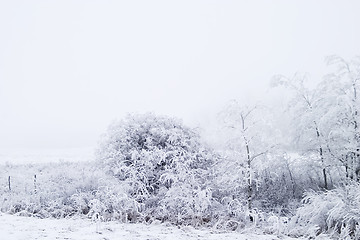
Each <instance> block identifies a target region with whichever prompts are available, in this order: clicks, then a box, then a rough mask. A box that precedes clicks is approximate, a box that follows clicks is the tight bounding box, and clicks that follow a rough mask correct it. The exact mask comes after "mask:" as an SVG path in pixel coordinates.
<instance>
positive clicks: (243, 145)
mask: <svg viewBox="0 0 360 240" xmlns="http://www.w3.org/2000/svg"><path fill="white" fill-rule="evenodd" d="M219 116H220V120H221V122H222V123H221V125H222V129H223V132H224V133H225V135H226V139H227V143H226V145H227V147H226V148H227V158H228V159H230V160H232V161H230V162H232V163H227V164H232V165H233V166H232V167H231V170H235V172H234V171H233V172H232V173H231V176H232V177H233V178H235V179H233V180H234V182H233V183H235V182H238V185H240V186H241V187H240V189H239V190H240V191H241V188H243V189H245V192H246V206H247V209H248V210H249V211H251V210H252V208H253V206H252V205H253V198H254V188H256V185H257V184H258V183H259V173H260V172H261V170H262V169H263V168H265V166H266V159H267V154H268V152H269V150H270V149H271V148H272V146H274V142H273V141H271V140H270V139H269V138H268V137H269V134H268V133H269V130H270V128H268V127H266V126H268V123H267V122H266V120H265V119H266V118H265V117H264V116H263V115H260V107H259V106H255V107H247V106H242V105H241V104H240V103H239V102H237V101H236V100H233V101H231V102H230V103H229V104H228V105H227V106H226V108H225V109H224V110H223V111H222V112H221V113H220V114H219ZM225 169H226V168H225ZM235 195H236V194H235Z"/></svg>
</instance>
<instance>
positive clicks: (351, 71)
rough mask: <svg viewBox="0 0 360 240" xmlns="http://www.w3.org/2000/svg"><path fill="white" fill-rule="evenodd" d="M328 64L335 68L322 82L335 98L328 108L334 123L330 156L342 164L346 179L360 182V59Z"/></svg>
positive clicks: (331, 58)
mask: <svg viewBox="0 0 360 240" xmlns="http://www.w3.org/2000/svg"><path fill="white" fill-rule="evenodd" d="M327 64H328V65H333V66H336V70H335V72H334V73H332V74H329V75H327V76H326V77H325V80H324V82H323V85H326V86H327V92H328V95H332V96H335V98H334V97H333V99H335V101H333V105H332V106H331V108H329V110H330V111H329V112H331V113H332V115H331V118H332V120H333V122H334V124H333V127H332V131H331V134H330V135H329V145H330V149H331V154H332V155H333V156H334V157H336V158H337V159H338V160H340V161H341V162H342V163H343V166H344V167H345V173H346V177H347V179H349V180H357V181H360V129H359V123H360V96H359V94H360V58H355V59H353V60H351V61H346V60H344V59H343V58H341V57H339V56H335V55H334V56H329V57H328V58H327ZM328 101H329V102H330V99H329V98H328ZM328 119H329V120H330V118H328Z"/></svg>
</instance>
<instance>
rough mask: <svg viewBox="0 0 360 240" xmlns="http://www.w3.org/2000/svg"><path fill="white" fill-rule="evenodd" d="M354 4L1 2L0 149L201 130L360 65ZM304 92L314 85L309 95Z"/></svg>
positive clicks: (358, 18)
mask: <svg viewBox="0 0 360 240" xmlns="http://www.w3.org/2000/svg"><path fill="white" fill-rule="evenodd" d="M358 9H360V3H359V2H358V1H346V2H344V1H177V2H175V1H1V2H0V34H1V37H0V148H62V147H64V148H65V147H86V146H94V145H96V143H97V141H98V138H99V135H100V134H101V133H103V132H104V131H105V130H106V127H107V126H108V124H109V123H111V121H113V120H114V119H119V118H121V117H123V116H124V115H125V114H126V113H128V112H148V111H153V112H155V113H158V114H165V115H170V116H175V117H179V118H182V119H183V120H184V122H185V123H186V124H188V125H191V126H199V125H200V126H206V124H208V122H209V119H211V118H213V117H214V116H215V114H216V113H217V112H218V111H219V110H220V109H221V107H222V106H223V105H224V104H225V103H226V102H227V101H229V100H230V99H239V101H243V102H244V103H251V102H257V101H265V102H268V101H272V100H273V98H276V97H277V94H280V95H281V93H277V94H274V93H273V92H271V91H272V90H269V81H270V79H271V77H272V76H273V75H275V74H284V75H288V76H291V75H293V74H294V73H295V72H308V73H309V75H310V79H311V81H313V83H316V82H317V81H319V80H320V79H321V77H322V76H323V75H324V74H325V73H326V72H327V68H326V66H325V63H324V57H326V56H327V55H331V54H338V55H341V56H342V57H344V58H351V57H354V56H355V55H357V54H359V53H360V49H359V42H360V34H359V32H358V30H357V27H358V26H357V24H358V23H359V22H360V15H359V14H358ZM310 84H311V83H310ZM274 102H276V99H274Z"/></svg>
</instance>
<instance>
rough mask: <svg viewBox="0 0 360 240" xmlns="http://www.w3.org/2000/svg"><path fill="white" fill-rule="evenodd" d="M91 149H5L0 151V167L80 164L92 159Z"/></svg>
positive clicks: (92, 152) (92, 150)
mask: <svg viewBox="0 0 360 240" xmlns="http://www.w3.org/2000/svg"><path fill="white" fill-rule="evenodd" d="M94 152H95V150H94V148H93V147H82V148H56V149H52V148H38V149H36V148H35V149H26V148H7V149H0V165H4V164H7V163H9V164H16V165H18V164H35V163H49V162H59V161H65V162H82V161H91V160H93V159H94Z"/></svg>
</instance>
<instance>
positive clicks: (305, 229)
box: [289, 183, 360, 239]
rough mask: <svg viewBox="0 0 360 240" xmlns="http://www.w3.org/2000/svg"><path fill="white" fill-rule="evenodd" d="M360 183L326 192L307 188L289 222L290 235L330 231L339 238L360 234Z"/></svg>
mask: <svg viewBox="0 0 360 240" xmlns="http://www.w3.org/2000/svg"><path fill="white" fill-rule="evenodd" d="M359 210H360V184H359V183H352V184H350V185H346V186H343V187H338V188H336V189H333V190H330V191H327V192H320V193H319V192H314V191H312V192H308V193H306V196H305V198H304V199H303V206H302V207H300V208H299V209H298V211H297V214H296V216H294V217H293V218H292V220H291V222H290V224H289V234H291V235H310V236H313V235H317V234H320V233H322V232H326V233H329V234H331V235H333V236H335V237H337V238H339V239H359V238H360V211H359Z"/></svg>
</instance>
